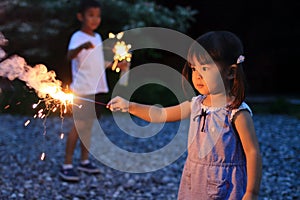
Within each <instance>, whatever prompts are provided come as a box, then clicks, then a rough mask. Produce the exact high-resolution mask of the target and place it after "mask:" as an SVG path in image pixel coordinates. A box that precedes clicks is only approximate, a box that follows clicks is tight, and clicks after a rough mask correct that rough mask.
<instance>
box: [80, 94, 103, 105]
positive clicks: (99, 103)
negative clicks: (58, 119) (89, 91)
mask: <svg viewBox="0 0 300 200" xmlns="http://www.w3.org/2000/svg"><path fill="white" fill-rule="evenodd" d="M74 98H76V99H81V100H83V101H88V102H91V103H95V104H98V105H102V106H106V105H107V104H106V103H102V102H99V101H95V100H92V99H87V98H84V97H78V96H74Z"/></svg>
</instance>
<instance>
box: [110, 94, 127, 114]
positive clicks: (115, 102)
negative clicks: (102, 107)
mask: <svg viewBox="0 0 300 200" xmlns="http://www.w3.org/2000/svg"><path fill="white" fill-rule="evenodd" d="M106 108H108V109H110V110H111V111H113V112H115V111H121V112H128V111H129V101H127V100H126V99H124V98H122V97H119V96H117V97H115V98H113V99H111V100H110V101H109V102H108V104H107V105H106Z"/></svg>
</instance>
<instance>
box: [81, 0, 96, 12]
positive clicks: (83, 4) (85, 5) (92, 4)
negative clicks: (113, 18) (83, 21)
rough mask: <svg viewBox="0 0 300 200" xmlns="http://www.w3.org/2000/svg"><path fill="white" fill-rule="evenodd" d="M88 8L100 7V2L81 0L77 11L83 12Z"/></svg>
mask: <svg viewBox="0 0 300 200" xmlns="http://www.w3.org/2000/svg"><path fill="white" fill-rule="evenodd" d="M89 8H100V9H101V4H100V3H99V2H98V1H96V0H81V1H80V4H79V7H78V12H79V13H82V14H84V12H85V11H86V10H87V9H89Z"/></svg>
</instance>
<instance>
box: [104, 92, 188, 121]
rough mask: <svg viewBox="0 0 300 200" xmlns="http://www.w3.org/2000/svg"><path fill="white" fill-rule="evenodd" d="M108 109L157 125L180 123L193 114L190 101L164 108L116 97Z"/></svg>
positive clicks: (108, 105)
mask: <svg viewBox="0 0 300 200" xmlns="http://www.w3.org/2000/svg"><path fill="white" fill-rule="evenodd" d="M107 107H108V108H109V109H110V110H111V111H122V112H129V113H130V114H132V115H135V116H137V117H139V118H141V119H143V120H146V121H148V122H155V123H163V122H172V121H178V120H181V119H184V118H186V117H188V116H189V114H190V112H191V108H190V102H189V101H185V102H183V103H181V104H179V105H176V106H171V107H166V108H162V107H158V106H155V105H153V106H152V105H144V104H139V103H134V102H129V101H127V100H125V99H123V98H121V97H115V98H113V99H112V100H110V102H109V103H108V104H107Z"/></svg>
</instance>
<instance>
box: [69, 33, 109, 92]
mask: <svg viewBox="0 0 300 200" xmlns="http://www.w3.org/2000/svg"><path fill="white" fill-rule="evenodd" d="M88 41H90V42H91V43H92V44H93V45H94V48H92V49H83V50H82V51H81V52H80V53H79V54H78V56H77V57H76V58H74V59H72V61H71V65H72V83H71V85H70V88H71V90H72V91H73V92H74V93H75V94H78V95H92V94H97V93H107V92H108V90H109V89H108V85H107V80H106V72H105V65H104V63H105V62H104V55H103V47H102V38H101V36H100V34H98V33H95V35H94V36H91V35H88V34H86V33H84V32H82V31H76V32H75V33H74V34H73V35H72V36H71V39H70V42H69V46H68V49H69V50H71V49H75V48H77V47H78V46H79V45H81V44H83V43H85V42H88Z"/></svg>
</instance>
